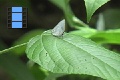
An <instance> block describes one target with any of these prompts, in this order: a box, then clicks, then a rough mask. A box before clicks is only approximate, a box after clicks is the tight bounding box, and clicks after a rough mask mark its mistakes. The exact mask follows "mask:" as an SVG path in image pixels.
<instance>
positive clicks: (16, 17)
mask: <svg viewBox="0 0 120 80" xmlns="http://www.w3.org/2000/svg"><path fill="white" fill-rule="evenodd" d="M12 21H22V13H12Z"/></svg>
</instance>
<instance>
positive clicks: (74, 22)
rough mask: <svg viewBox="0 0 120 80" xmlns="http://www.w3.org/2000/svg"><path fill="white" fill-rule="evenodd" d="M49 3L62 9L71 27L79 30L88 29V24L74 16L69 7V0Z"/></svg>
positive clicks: (52, 0) (57, 0) (54, 0)
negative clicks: (79, 28) (80, 28)
mask: <svg viewBox="0 0 120 80" xmlns="http://www.w3.org/2000/svg"><path fill="white" fill-rule="evenodd" d="M49 1H50V2H52V3H54V4H55V5H57V6H58V7H59V8H60V9H62V11H63V12H64V15H65V17H66V20H67V21H68V24H69V25H70V27H73V28H78V27H83V26H84V27H88V25H87V24H85V23H84V22H82V21H81V20H79V19H78V18H77V17H76V16H75V15H74V13H73V12H72V10H71V7H70V5H69V0H49Z"/></svg>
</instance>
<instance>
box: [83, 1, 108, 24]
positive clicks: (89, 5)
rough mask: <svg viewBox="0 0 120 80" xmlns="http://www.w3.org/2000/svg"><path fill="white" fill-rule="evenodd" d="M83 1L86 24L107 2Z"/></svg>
mask: <svg viewBox="0 0 120 80" xmlns="http://www.w3.org/2000/svg"><path fill="white" fill-rule="evenodd" d="M84 1H85V6H86V11H87V22H89V21H90V19H91V16H92V15H93V13H94V12H95V11H96V10H97V9H98V8H99V7H101V6H102V5H103V4H105V3H107V2H108V1H109V0H84Z"/></svg>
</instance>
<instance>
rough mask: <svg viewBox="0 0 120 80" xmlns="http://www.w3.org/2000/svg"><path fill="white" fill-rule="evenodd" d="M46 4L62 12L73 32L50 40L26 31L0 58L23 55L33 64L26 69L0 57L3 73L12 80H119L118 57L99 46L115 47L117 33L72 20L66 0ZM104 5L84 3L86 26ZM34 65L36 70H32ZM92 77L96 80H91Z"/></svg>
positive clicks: (16, 61)
mask: <svg viewBox="0 0 120 80" xmlns="http://www.w3.org/2000/svg"><path fill="white" fill-rule="evenodd" d="M49 1H50V2H51V3H53V4H55V5H56V6H58V7H59V8H60V9H61V10H62V11H63V13H64V16H65V19H66V22H67V23H68V24H69V26H70V27H72V28H74V29H75V30H73V31H70V32H69V33H63V35H62V36H54V35H53V34H52V31H51V30H47V31H44V30H34V31H30V32H28V33H26V34H25V35H23V36H22V37H21V38H19V39H18V40H16V41H15V42H14V43H13V45H17V46H15V47H11V48H8V49H5V50H2V51H0V54H3V53H5V52H9V51H10V50H11V51H12V52H10V53H16V54H18V55H19V56H21V55H22V54H23V53H24V51H25V52H26V55H27V57H28V58H29V59H30V62H31V61H33V62H32V63H28V67H29V68H30V69H29V68H28V67H26V66H25V64H24V63H22V62H21V61H20V60H19V59H18V57H16V56H15V55H13V54H12V56H11V55H4V54H3V55H0V67H1V66H2V68H4V69H6V72H8V74H11V76H12V77H13V78H15V79H16V80H26V79H28V80H39V79H41V80H44V79H45V80H56V78H57V77H61V76H64V75H68V74H80V75H79V77H80V79H82V75H83V74H84V75H85V77H86V76H88V75H90V76H91V77H90V79H91V80H93V79H94V80H98V79H99V80H103V79H107V80H120V67H119V66H120V55H119V53H116V52H113V51H110V50H108V49H105V48H104V47H103V46H102V45H104V44H117V45H119V44H120V37H119V35H120V29H111V30H102V31H99V30H97V29H93V28H91V27H90V26H89V25H87V24H86V23H84V22H83V21H82V20H80V19H78V18H77V17H76V16H75V14H74V13H73V11H72V9H71V7H70V4H69V3H70V0H49ZM108 1H109V0H84V2H85V6H86V12H87V22H89V21H90V19H91V16H92V15H93V13H94V12H95V11H96V10H97V9H98V8H99V7H101V6H102V5H104V4H105V3H107V2H108ZM104 15H105V16H107V15H106V13H103V16H102V18H100V20H98V22H97V23H98V24H99V27H100V25H101V26H102V27H104V26H103V25H104V23H105V22H106V21H105V22H104V20H103V18H104ZM113 17H114V16H113ZM101 20H102V22H101ZM117 21H119V20H117ZM57 29H59V28H57ZM43 31H44V32H43ZM2 45H4V44H3V43H2V42H1V45H0V48H1V46H2ZM1 49H3V48H1ZM7 54H8V53H7ZM11 63H12V64H11ZM35 63H37V64H39V65H40V66H38V65H37V66H36V64H35ZM31 65H32V66H31ZM18 68H19V69H20V70H19V69H18ZM44 69H45V70H44ZM21 73H25V75H23V74H21ZM38 74H40V75H41V74H42V75H41V76H39V75H38ZM24 76H25V77H24ZM93 76H94V77H99V78H98V79H97V78H93ZM90 79H89V80H90Z"/></svg>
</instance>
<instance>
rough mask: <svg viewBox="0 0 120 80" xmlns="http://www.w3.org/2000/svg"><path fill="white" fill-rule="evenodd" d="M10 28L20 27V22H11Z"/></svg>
mask: <svg viewBox="0 0 120 80" xmlns="http://www.w3.org/2000/svg"><path fill="white" fill-rule="evenodd" d="M12 28H22V22H12Z"/></svg>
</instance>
